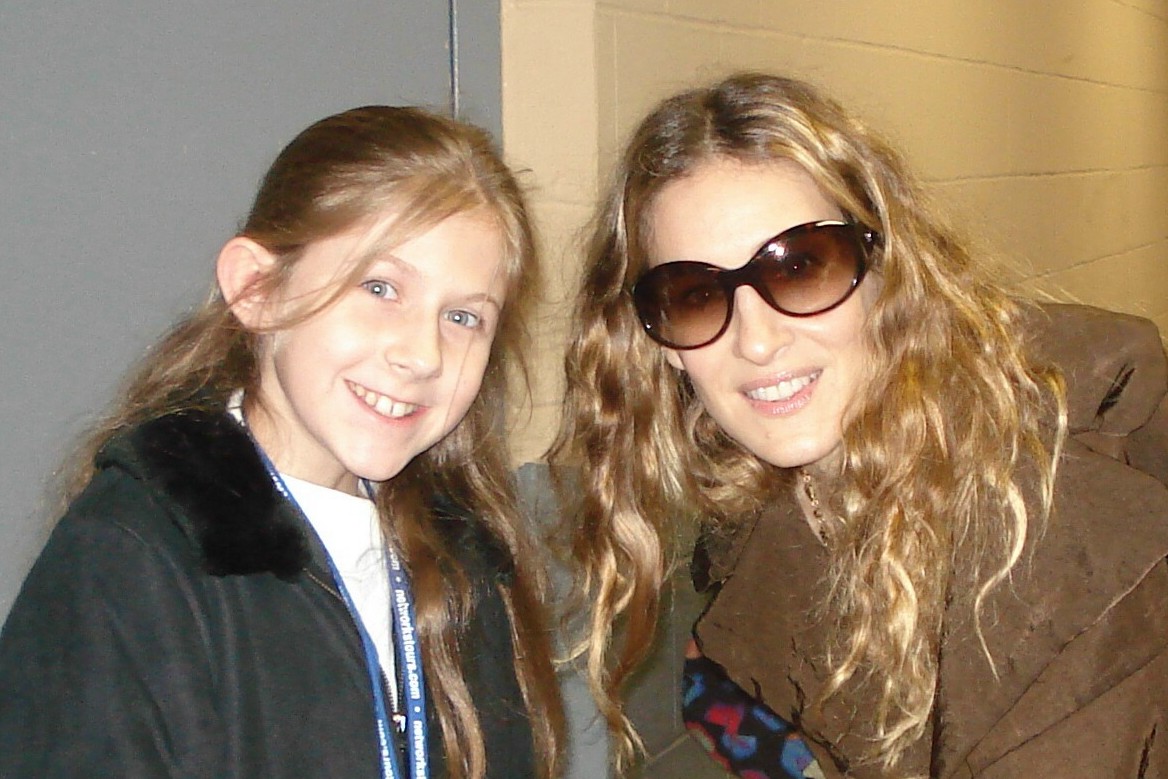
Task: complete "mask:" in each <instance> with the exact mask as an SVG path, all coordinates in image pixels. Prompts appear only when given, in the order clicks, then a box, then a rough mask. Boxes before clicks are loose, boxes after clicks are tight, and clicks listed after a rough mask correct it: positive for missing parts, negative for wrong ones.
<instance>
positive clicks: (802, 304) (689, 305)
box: [633, 222, 872, 349]
mask: <svg viewBox="0 0 1168 779" xmlns="http://www.w3.org/2000/svg"><path fill="white" fill-rule="evenodd" d="M864 235H865V234H863V233H861V232H860V230H859V229H858V228H857V227H856V226H855V225H851V224H843V223H839V222H817V223H809V224H804V225H798V226H796V227H792V228H791V229H790V230H787V231H785V232H783V233H781V234H779V235H777V236H775V237H774V238H772V239H771V240H770V241H768V242H767V243H766V244H764V245H763V247H762V248H761V249H759V250H758V252H757V253H756V254H755V255H754V257H752V258H751V260H750V262H748V263H746V265H744V266H742V267H741V268H735V269H733V270H725V269H722V268H718V267H716V266H713V265H707V264H705V263H700V262H667V263H665V264H663V265H658V266H657V267H655V268H653V269H652V270H650V271H648V272H647V273H645V275H644V276H642V277H641V279H640V280H639V281H638V282H637V284H636V286H634V287H633V301H634V304H635V305H636V308H637V315H638V316H639V317H640V318H641V322H642V324H644V326H645V331H646V332H647V333H648V334H649V336H650V337H652V338H653V339H654V340H656V341H657V342H658V343H661V344H664V345H665V346H669V347H672V348H674V349H694V348H697V347H699V346H704V345H706V344H708V343H710V342H711V341H713V340H714V339H716V338H717V337H718V336H719V335H720V334H721V332H722V330H723V329H724V328H725V326H726V324H727V321H728V320H729V319H730V311H731V309H732V304H733V296H734V294H735V290H737V289H738V287H740V286H742V285H744V284H745V285H748V286H750V287H752V288H753V289H754V290H755V291H756V292H758V293H759V294H760V295H762V296H763V298H765V299H766V301H767V303H768V304H769V305H770V306H771V307H772V308H774V309H776V310H777V311H780V312H782V313H784V314H787V315H789V316H812V315H814V314H819V313H821V312H824V311H827V310H829V309H831V308H834V307H835V306H838V305H839V304H840V303H842V302H844V301H845V300H847V298H848V296H849V295H850V294H851V293H852V290H853V289H855V288H856V285H857V284H859V282H860V279H861V278H863V276H864V270H865V260H866V258H867V248H866V245H865V242H866V241H868V240H869V239H868V238H865V237H864ZM867 235H868V236H871V235H872V234H870V233H869V234H867Z"/></svg>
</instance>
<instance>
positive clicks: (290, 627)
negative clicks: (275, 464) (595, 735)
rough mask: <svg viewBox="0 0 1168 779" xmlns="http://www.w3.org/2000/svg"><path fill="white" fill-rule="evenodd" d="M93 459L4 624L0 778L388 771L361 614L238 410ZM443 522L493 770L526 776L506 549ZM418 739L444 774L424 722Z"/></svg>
mask: <svg viewBox="0 0 1168 779" xmlns="http://www.w3.org/2000/svg"><path fill="white" fill-rule="evenodd" d="M97 467H98V471H97V474H96V476H95V477H94V478H93V480H92V482H91V483H90V484H89V485H88V487H87V488H86V489H85V490H84V492H83V493H82V494H81V495H80V496H79V497H78V498H77V500H76V501H74V503H73V504H72V506H71V507H70V508H69V510H68V512H67V513H66V515H65V516H64V518H63V519H62V520H61V521H60V523H59V524H58V525H57V527H56V529H55V531H54V532H53V534H52V537H51V538H50V540H49V542H48V545H47V546H46V548H45V550H44V552H43V553H42V554H41V557H40V559H39V560H38V561H37V563H36V565H35V566H34V567H33V570H32V571H31V572H30V574H29V576H28V579H27V580H26V581H25V583H24V586H23V588H22V590H21V592H20V595H19V596H18V598H17V600H16V603H15V604H14V606H13V609H12V612H11V614H10V615H9V617H8V620H7V622H6V624H5V625H4V629H3V632H2V633H0V777H4V779H23V778H24V777H28V778H29V779H31V778H32V777H35V778H36V779H47V778H48V777H66V776H67V777H80V776H93V777H110V776H132V777H179V776H181V777H184V778H186V777H208V779H211V778H214V779H226V778H227V777H240V778H241V779H242V778H243V777H246V778H247V779H253V778H254V777H288V779H311V777H322V778H323V777H328V778H329V779H335V778H336V777H345V779H360V778H361V777H369V778H370V779H373V778H374V777H378V776H380V764H379V759H378V748H377V737H376V726H375V720H374V716H373V705H372V693H371V691H370V688H369V681H368V675H367V671H366V667H365V660H364V654H363V651H362V646H361V641H360V638H359V636H358V633H357V629H356V626H355V625H354V624H353V622H352V620H351V618H350V617H349V613H348V611H347V610H346V608H345V606H344V604H343V603H342V602H341V600H340V599H339V597H338V596H337V595H336V594H335V592H334V591H333V587H332V578H331V576H330V574H329V572H328V567H327V562H326V557H325V553H324V550H323V547H322V546H321V544H320V541H319V540H318V539H317V537H316V535H315V533H313V532H312V531H311V529H310V527H309V525H308V524H307V522H306V520H305V519H304V518H303V517H302V515H300V513H299V512H298V511H297V509H296V508H295V507H294V506H292V505H291V504H290V503H288V502H287V501H286V500H284V499H283V498H282V497H280V496H279V494H278V493H277V492H276V491H275V489H274V487H273V485H272V482H271V480H270V479H269V478H268V476H267V473H266V471H265V470H264V467H263V465H262V463H261V461H260V459H259V457H258V455H257V453H256V450H255V448H254V447H253V446H252V444H251V441H250V439H249V438H248V437H247V435H246V434H245V433H244V432H243V431H242V430H241V429H240V428H239V426H238V425H237V424H236V423H235V422H234V421H233V420H231V419H230V418H229V417H228V416H226V415H218V414H205V413H199V412H185V413H182V414H176V415H172V416H168V417H163V418H160V419H157V420H154V421H152V422H149V423H147V424H145V425H143V426H141V427H139V428H138V429H136V430H134V431H132V432H131V433H130V434H128V435H125V436H122V437H119V438H117V439H115V440H114V441H113V442H111V444H110V445H109V446H107V447H106V448H105V449H104V450H103V451H102V452H101V453H100V455H99V456H98V459H97ZM447 508H449V507H447ZM438 521H439V523H440V525H441V526H442V527H443V529H444V531H445V532H448V533H449V534H450V542H451V548H452V549H454V550H457V552H456V553H457V554H459V555H460V558H461V560H460V561H461V562H462V563H463V564H464V565H465V566H466V567H467V570H468V573H469V574H470V575H471V578H472V581H474V582H475V584H476V594H477V599H478V602H477V606H476V608H475V612H474V617H473V619H472V621H471V624H470V625H469V626H468V628H467V632H466V634H465V635H464V636H463V637H462V646H463V655H464V666H465V667H464V672H465V675H466V678H467V681H468V684H469V686H470V691H471V695H472V696H473V698H474V700H475V701H476V702H477V703H478V706H479V710H480V718H481V721H482V726H483V731H484V737H485V739H486V749H487V757H488V761H489V775H490V776H491V777H493V778H495V779H502V778H504V777H506V778H507V779H511V778H512V777H525V776H531V775H533V773H534V771H533V768H532V763H533V758H532V745H531V730H530V726H529V723H528V721H527V717H526V714H525V709H524V706H523V698H522V695H521V694H520V691H519V687H518V684H517V682H516V679H515V675H514V666H513V662H512V651H511V641H510V627H509V623H508V617H507V614H506V611H505V610H504V607H503V603H502V600H501V598H500V597H499V593H498V589H497V587H496V586H495V585H496V584H497V583H499V582H500V581H505V578H506V575H507V574H506V570H507V566H506V565H505V564H502V563H504V562H505V560H506V558H505V557H503V556H501V555H499V554H498V553H497V552H494V553H492V552H491V551H490V550H491V549H492V547H490V546H489V545H488V544H486V543H484V539H485V536H484V535H483V534H482V532H481V530H480V529H479V528H478V526H477V525H476V523H474V521H473V520H470V519H468V518H466V517H465V516H461V515H459V514H458V513H457V512H453V511H450V510H447V511H446V512H445V513H444V514H442V518H441V519H439V520H438ZM430 739H431V747H430V759H431V763H432V766H433V768H434V769H435V770H434V771H432V775H434V776H442V775H443V774H444V773H445V772H444V770H443V768H442V762H443V760H442V748H441V736H440V732H439V728H438V725H437V723H436V722H433V721H432V722H431V727H430Z"/></svg>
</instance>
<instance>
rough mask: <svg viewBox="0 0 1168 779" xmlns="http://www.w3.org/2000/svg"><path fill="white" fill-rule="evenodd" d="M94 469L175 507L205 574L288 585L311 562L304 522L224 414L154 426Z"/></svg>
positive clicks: (184, 415) (119, 444) (123, 442)
mask: <svg viewBox="0 0 1168 779" xmlns="http://www.w3.org/2000/svg"><path fill="white" fill-rule="evenodd" d="M97 465H98V467H104V466H108V465H116V466H119V467H121V468H123V469H125V470H127V471H129V472H130V473H131V474H132V475H133V476H135V477H136V478H138V479H139V480H141V481H143V482H145V483H146V484H147V485H149V486H150V487H152V488H153V489H156V490H158V491H160V492H162V493H164V494H165V495H166V496H167V497H168V498H170V499H171V500H173V501H174V502H176V503H177V504H178V505H179V506H180V507H181V509H182V510H183V513H184V515H185V520H186V521H187V522H188V523H189V526H188V527H185V528H184V530H186V531H187V532H188V534H189V535H191V536H192V537H193V539H194V540H195V542H196V543H197V544H198V546H199V547H200V548H201V550H202V556H203V563H204V566H205V567H206V569H207V571H208V573H211V574H213V575H216V576H228V575H238V574H250V573H274V574H276V575H277V576H280V577H283V578H287V577H290V576H294V575H296V574H297V573H299V572H300V571H301V570H302V569H303V568H304V567H305V566H306V565H307V564H308V562H309V559H310V556H311V555H310V552H309V544H308V539H307V537H306V534H305V529H304V526H303V521H302V520H301V519H300V517H298V516H297V514H296V513H295V512H294V511H292V510H290V507H288V506H287V505H286V504H285V503H284V501H283V500H282V499H281V498H280V496H279V494H278V493H277V492H276V488H275V486H274V485H273V484H272V480H271V479H270V478H269V477H268V474H267V471H266V469H265V468H264V465H263V462H262V461H261V460H260V457H259V454H258V453H257V452H256V449H255V447H254V446H253V445H252V442H251V439H250V438H249V437H248V435H247V433H246V432H245V431H244V430H243V428H241V427H240V426H239V424H238V423H236V421H235V420H234V419H232V418H231V417H229V416H228V415H227V414H223V413H210V412H206V411H194V410H192V411H182V412H178V413H175V414H170V415H168V416H164V417H159V418H157V419H153V420H151V421H149V422H146V423H145V424H143V425H141V426H139V427H138V428H136V429H134V430H133V431H132V432H130V433H129V434H128V435H126V436H124V437H122V438H118V439H115V440H114V441H112V442H111V443H110V445H109V446H107V447H106V448H105V450H103V452H102V453H101V455H99V457H98V461H97Z"/></svg>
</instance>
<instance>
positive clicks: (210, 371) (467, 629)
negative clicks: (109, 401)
mask: <svg viewBox="0 0 1168 779" xmlns="http://www.w3.org/2000/svg"><path fill="white" fill-rule="evenodd" d="M535 276H536V265H535V257H534V252H533V243H532V236H531V231H530V226H529V224H528V220H527V215H526V211H525V208H524V204H523V201H522V198H521V194H520V192H519V189H518V187H517V185H516V182H515V180H514V179H513V177H512V176H511V174H510V173H509V172H508V170H507V169H506V168H505V167H504V166H503V164H502V163H501V162H500V161H499V159H498V157H497V156H496V154H495V153H494V151H493V150H492V147H491V144H490V142H489V139H488V138H487V136H486V135H485V134H484V133H482V132H481V131H479V130H477V129H474V128H471V127H468V126H465V125H462V124H459V123H457V122H454V121H451V120H449V119H445V118H442V117H439V116H435V115H431V114H429V113H426V112H423V111H420V110H417V109H412V108H390V107H380V106H370V107H366V108H359V109H354V110H351V111H347V112H345V113H341V114H338V115H336V116H332V117H329V118H327V119H324V120H322V121H320V122H318V123H316V124H314V125H312V126H311V127H309V128H308V129H307V130H305V131H304V132H303V133H301V134H300V135H299V136H298V137H297V138H296V139H295V140H293V141H292V143H291V144H289V145H288V147H287V148H285V149H284V151H283V152H282V153H281V154H280V155H279V157H278V158H277V159H276V161H275V163H274V164H273V166H272V168H271V170H270V171H269V172H268V174H267V176H266V177H265V178H264V180H263V183H262V184H261V186H260V190H259V193H258V195H257V197H256V200H255V204H254V206H253V208H252V210H251V213H250V215H249V216H248V219H247V222H246V224H245V225H244V227H243V229H242V230H241V231H240V233H239V235H237V236H236V237H234V238H232V239H231V240H230V241H228V242H227V244H226V245H225V246H224V247H223V250H222V251H221V253H220V255H219V258H218V263H217V279H218V285H217V287H216V289H215V292H214V293H213V294H212V295H211V298H210V299H209V300H208V302H207V303H206V304H205V305H204V306H203V307H202V308H201V309H199V310H198V311H197V312H196V313H195V314H194V315H193V316H191V317H190V318H189V319H187V320H186V321H184V322H182V323H181V324H180V325H179V326H178V327H176V328H175V329H174V330H173V331H172V332H171V333H170V335H169V336H168V337H167V338H166V339H165V340H163V341H162V342H161V343H160V344H159V345H158V347H157V348H156V349H155V350H154V351H153V352H152V353H151V355H150V357H149V359H148V360H147V361H146V364H145V365H144V367H143V368H142V369H141V370H140V372H139V373H138V374H137V375H136V376H135V377H134V378H133V380H132V381H131V382H130V384H129V387H128V389H127V391H126V393H125V397H124V399H123V400H122V401H121V402H120V403H119V405H118V406H117V407H116V408H115V409H114V410H113V412H112V413H111V414H110V415H109V417H108V418H107V419H106V421H105V422H104V423H103V424H102V426H101V428H100V429H99V430H98V431H97V432H96V433H95V434H94V435H93V437H92V438H91V439H90V440H89V441H88V443H87V451H88V456H87V457H86V458H85V465H84V467H82V468H81V472H80V474H79V476H78V478H77V483H76V490H75V491H74V492H73V493H72V500H71V504H70V506H69V508H68V510H67V511H66V513H65V515H64V517H63V518H62V519H61V521H60V523H59V524H58V526H57V527H56V529H55V531H54V533H53V535H52V538H51V539H50V541H49V543H48V545H47V547H46V548H45V550H44V552H43V553H42V555H41V557H40V559H39V560H38V561H37V563H36V565H35V566H34V568H33V570H32V572H31V573H30V574H29V576H28V579H27V581H26V582H25V584H24V587H23V589H22V591H21V593H20V595H19V597H18V599H17V601H16V603H15V605H14V607H13V609H12V612H11V614H10V616H9V618H8V620H7V623H6V624H5V626H4V631H3V634H2V636H0V776H4V777H6V778H8V777H12V778H15V777H30V778H31V777H37V779H44V777H65V776H68V777H75V776H103V777H104V776H143V777H145V776H151V777H154V776H157V777H162V776H174V777H179V776H182V777H195V776H200V777H208V778H210V777H215V778H216V779H223V778H224V777H249V778H250V777H259V776H264V777H289V779H292V778H293V777H294V778H295V779H305V778H306V777H322V778H323V777H329V778H330V779H335V777H346V779H349V778H353V779H356V778H358V777H370V779H373V778H374V777H382V778H383V779H385V778H387V777H398V778H399V779H400V778H402V777H406V776H408V777H411V779H413V778H415V777H428V776H429V777H437V776H449V777H456V778H459V779H461V778H464V777H465V778H466V779H471V778H472V777H473V778H476V779H477V778H479V777H495V778H498V779H503V778H504V777H505V778H507V779H510V778H511V777H527V776H541V777H550V776H552V775H553V774H555V773H556V770H557V754H558V752H559V746H560V739H561V730H562V715H561V711H560V703H559V698H558V692H557V687H556V682H555V678H554V672H553V669H552V665H551V660H550V648H549V639H548V634H547V632H546V631H545V628H544V621H543V615H542V612H541V603H542V598H543V589H542V588H543V582H542V576H541V575H540V572H539V569H538V568H537V567H536V566H535V565H534V564H533V559H534V558H533V550H532V549H531V548H529V546H528V541H527V538H526V537H525V534H524V532H523V528H522V526H521V522H520V519H519V517H518V513H517V509H516V501H515V496H514V494H513V489H512V486H511V483H510V481H509V478H508V472H507V467H506V458H505V451H504V441H503V440H502V437H501V436H500V433H499V431H500V430H501V429H502V416H503V414H504V409H505V407H506V406H505V403H504V397H503V396H504V388H505V382H506V376H505V375H504V366H505V364H506V362H507V361H508V360H515V359H519V357H520V354H519V352H518V351H517V349H518V347H519V345H520V343H521V340H522V337H523V335H524V329H523V318H522V313H523V311H522V309H523V305H522V304H523V303H524V301H525V300H530V299H531V298H532V295H531V294H530V293H531V290H532V287H533V285H534V284H535V283H536V279H535Z"/></svg>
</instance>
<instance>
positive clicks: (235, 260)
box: [215, 236, 276, 330]
mask: <svg viewBox="0 0 1168 779" xmlns="http://www.w3.org/2000/svg"><path fill="white" fill-rule="evenodd" d="M275 266H276V256H275V255H274V254H272V253H271V252H270V251H268V250H267V249H265V248H264V247H263V246H261V245H260V244H258V243H256V242H255V241H253V240H252V239H251V238H247V237H244V236H236V237H235V238H232V239H231V240H230V241H228V242H227V243H226V244H224V246H223V248H222V249H221V250H220V252H219V259H218V260H217V261H216V263H215V276H216V278H217V279H218V281H219V291H220V292H222V293H223V299H224V300H226V301H227V306H228V307H229V308H230V309H231V313H233V314H235V317H236V318H237V319H238V320H239V321H240V322H241V323H242V324H243V326H244V327H246V328H248V329H249V330H261V329H263V328H264V327H266V326H267V325H268V324H269V323H268V322H267V316H266V312H265V309H266V307H267V303H268V300H267V292H268V290H264V287H263V284H262V283H261V282H262V281H263V279H264V277H265V276H267V275H268V274H269V273H270V272H271V271H272V269H273V268H275Z"/></svg>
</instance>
